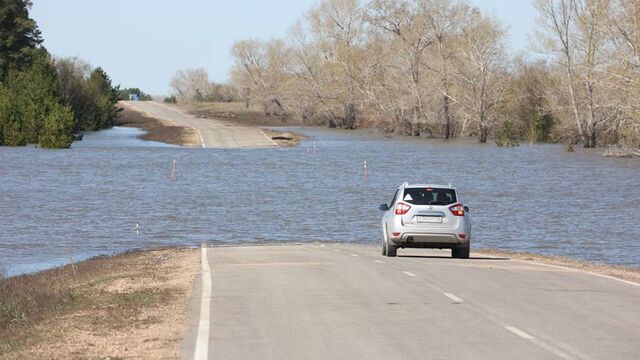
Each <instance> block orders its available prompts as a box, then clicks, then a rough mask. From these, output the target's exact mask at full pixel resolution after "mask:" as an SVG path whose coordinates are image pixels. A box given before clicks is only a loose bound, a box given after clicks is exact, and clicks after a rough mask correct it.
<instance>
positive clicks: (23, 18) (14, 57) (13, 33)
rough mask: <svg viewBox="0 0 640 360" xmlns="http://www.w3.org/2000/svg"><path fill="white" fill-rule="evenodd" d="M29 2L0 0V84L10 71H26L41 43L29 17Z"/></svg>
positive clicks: (38, 31)
mask: <svg viewBox="0 0 640 360" xmlns="http://www.w3.org/2000/svg"><path fill="white" fill-rule="evenodd" d="M30 8H31V1H30V0H0V82H4V81H5V80H6V79H7V76H8V75H9V73H10V72H12V71H22V70H24V69H26V68H27V67H28V66H29V65H30V64H31V61H32V58H33V56H34V53H33V50H34V49H35V48H36V47H37V46H38V45H40V44H41V43H42V37H41V34H40V30H39V29H38V25H37V24H36V22H35V21H34V20H33V19H31V18H30V17H29V9H30Z"/></svg>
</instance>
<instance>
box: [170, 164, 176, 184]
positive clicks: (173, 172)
mask: <svg viewBox="0 0 640 360" xmlns="http://www.w3.org/2000/svg"><path fill="white" fill-rule="evenodd" d="M169 179H170V180H171V181H174V180H175V179H176V161H175V160H173V167H172V168H171V176H170V177H169Z"/></svg>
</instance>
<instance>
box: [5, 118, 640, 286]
mask: <svg viewBox="0 0 640 360" xmlns="http://www.w3.org/2000/svg"><path fill="white" fill-rule="evenodd" d="M302 132H304V133H306V134H307V135H310V136H312V137H313V140H311V141H308V142H305V143H303V144H302V145H301V146H299V147H296V148H286V149H284V148H283V149H250V150H248V149H245V150H242V149H240V150H215V149H189V148H180V147H172V146H166V145H163V144H159V143H152V142H145V141H142V140H138V139H137V135H139V132H138V131H137V130H135V129H123V128H115V129H112V130H107V131H101V132H98V133H93V134H87V135H85V138H84V140H83V141H82V142H78V143H75V144H74V146H73V148H72V149H69V150H44V149H37V148H6V147H5V148H2V147H0V266H2V267H4V268H5V269H6V271H7V272H8V273H9V274H19V273H24V272H31V271H36V270H40V269H45V268H48V267H51V266H55V265H61V264H64V263H67V262H68V261H69V260H68V259H69V252H70V253H71V254H72V255H73V257H74V258H75V259H76V260H78V259H84V258H88V257H92V256H96V255H101V254H112V253H116V252H121V251H124V250H128V249H134V248H145V247H153V246H159V245H160V246H161V245H198V244H200V243H202V242H209V243H241V242H242V243H252V242H256V243H261V242H315V241H336V242H357V243H371V244H374V243H378V242H379V241H380V237H381V230H380V219H381V216H382V212H381V211H379V210H378V205H379V204H381V203H385V202H389V201H390V200H391V197H392V196H393V192H394V190H395V187H397V186H398V185H400V184H401V183H402V182H404V181H410V182H424V181H427V180H428V181H429V182H432V183H444V184H447V183H453V184H454V185H455V186H456V187H457V188H458V191H459V193H460V195H461V196H462V197H463V199H464V201H465V203H466V204H467V205H468V206H469V207H470V208H471V215H472V219H473V220H472V221H473V232H472V234H473V235H472V244H473V245H472V246H474V247H494V248H501V249H508V250H518V251H530V252H536V253H542V254H549V255H563V256H568V257H573V258H577V259H584V260H590V261H596V262H603V263H614V264H623V265H629V266H635V267H637V266H640V241H638V233H640V211H639V210H640V208H639V206H638V201H639V200H640V161H638V160H637V159H606V158H603V157H601V156H600V155H598V154H596V153H594V152H587V151H583V150H582V149H578V152H576V153H566V152H564V151H563V147H562V146H559V145H538V146H534V147H528V146H521V147H518V148H512V149H500V148H497V147H496V146H495V145H493V144H486V145H480V144H476V143H475V142H472V141H469V142H465V141H458V142H455V143H453V144H452V143H444V142H441V141H428V140H425V139H408V138H393V139H388V138H384V137H382V136H379V135H366V134H358V133H352V134H348V133H343V132H337V131H329V130H323V129H305V130H302ZM313 143H315V148H316V151H315V154H314V151H313ZM174 160H175V163H176V168H175V174H174V175H175V176H174V178H172V177H171V172H172V168H173V161H174ZM364 160H366V161H367V162H368V166H369V178H368V181H366V182H365V181H364V179H363V169H362V167H363V161H364ZM136 224H139V227H140V232H139V233H136ZM67 249H68V250H67Z"/></svg>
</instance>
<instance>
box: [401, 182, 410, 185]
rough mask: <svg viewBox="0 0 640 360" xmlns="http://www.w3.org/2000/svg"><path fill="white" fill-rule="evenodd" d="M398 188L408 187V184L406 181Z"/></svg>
mask: <svg viewBox="0 0 640 360" xmlns="http://www.w3.org/2000/svg"><path fill="white" fill-rule="evenodd" d="M400 186H409V182H408V181H405V182H403V183H402V185H400Z"/></svg>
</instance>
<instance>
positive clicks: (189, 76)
mask: <svg viewBox="0 0 640 360" xmlns="http://www.w3.org/2000/svg"><path fill="white" fill-rule="evenodd" d="M169 86H171V88H172V89H173V91H174V92H175V95H176V97H177V98H178V99H179V100H180V101H202V100H203V99H204V98H205V97H206V96H207V95H208V92H209V75H208V73H207V70H205V69H202V68H198V69H183V70H178V71H176V73H175V75H173V77H172V78H171V81H170V82H169Z"/></svg>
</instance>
